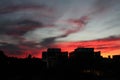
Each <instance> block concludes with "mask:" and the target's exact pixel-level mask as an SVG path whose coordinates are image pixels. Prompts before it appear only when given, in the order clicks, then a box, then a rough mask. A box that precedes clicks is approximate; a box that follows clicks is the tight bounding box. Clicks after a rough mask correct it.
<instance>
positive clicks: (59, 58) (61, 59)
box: [42, 48, 68, 68]
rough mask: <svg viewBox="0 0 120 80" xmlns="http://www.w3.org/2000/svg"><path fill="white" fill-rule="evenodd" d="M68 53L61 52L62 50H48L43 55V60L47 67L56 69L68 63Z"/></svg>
mask: <svg viewBox="0 0 120 80" xmlns="http://www.w3.org/2000/svg"><path fill="white" fill-rule="evenodd" d="M67 59H68V52H61V49H60V48H48V49H47V51H45V52H43V53H42V60H43V61H44V62H46V64H47V67H48V68H50V67H55V66H57V65H60V64H64V63H65V62H67Z"/></svg>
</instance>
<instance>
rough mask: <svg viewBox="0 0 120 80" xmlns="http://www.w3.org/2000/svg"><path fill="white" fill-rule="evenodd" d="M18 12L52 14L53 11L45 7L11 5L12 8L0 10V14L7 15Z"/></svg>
mask: <svg viewBox="0 0 120 80" xmlns="http://www.w3.org/2000/svg"><path fill="white" fill-rule="evenodd" d="M20 10H22V11H23V10H39V11H41V10H42V11H47V12H52V11H53V9H51V8H49V7H47V6H45V5H12V6H5V7H2V8H0V14H8V13H13V12H17V11H20Z"/></svg>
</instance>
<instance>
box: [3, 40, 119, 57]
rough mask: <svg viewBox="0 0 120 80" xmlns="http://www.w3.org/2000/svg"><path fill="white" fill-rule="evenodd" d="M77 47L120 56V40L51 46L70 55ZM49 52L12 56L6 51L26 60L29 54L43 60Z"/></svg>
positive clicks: (103, 54) (59, 43) (45, 49)
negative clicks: (43, 56)
mask: <svg viewBox="0 0 120 80" xmlns="http://www.w3.org/2000/svg"><path fill="white" fill-rule="evenodd" d="M77 47H84V48H94V51H101V55H102V56H103V57H108V56H111V57H112V56H113V55H120V39H113V40H112V39H104V40H91V41H79V42H56V43H55V44H53V45H51V46H50V48H61V50H62V51H68V52H69V53H70V52H72V51H74V49H75V48H77ZM43 51H47V48H43V49H38V48H37V49H31V50H26V51H24V52H21V53H19V54H13V55H12V54H11V53H9V52H8V51H5V53H7V55H8V56H15V57H20V58H25V57H27V56H28V54H31V55H32V56H33V57H37V58H42V52H43Z"/></svg>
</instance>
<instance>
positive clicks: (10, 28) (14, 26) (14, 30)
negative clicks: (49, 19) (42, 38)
mask: <svg viewBox="0 0 120 80" xmlns="http://www.w3.org/2000/svg"><path fill="white" fill-rule="evenodd" d="M41 27H43V24H42V23H41V22H37V21H33V20H23V21H18V22H17V21H16V22H10V23H7V24H5V25H4V24H3V25H2V26H1V27H0V33H1V34H7V35H23V34H25V33H26V32H28V31H31V30H34V29H36V28H41Z"/></svg>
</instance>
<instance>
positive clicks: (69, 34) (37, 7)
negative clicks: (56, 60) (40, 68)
mask: <svg viewBox="0 0 120 80" xmlns="http://www.w3.org/2000/svg"><path fill="white" fill-rule="evenodd" d="M77 47H89V48H92V47H93V48H95V51H101V54H102V56H104V57H107V56H108V55H119V54H120V0H1V1H0V50H3V51H5V53H6V55H8V56H16V57H26V56H27V54H32V55H33V56H34V57H41V52H42V51H44V50H46V49H47V48H61V49H62V51H69V52H71V51H73V50H74V49H75V48H77Z"/></svg>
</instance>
